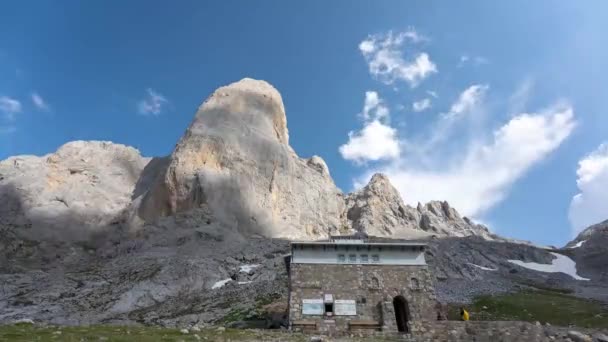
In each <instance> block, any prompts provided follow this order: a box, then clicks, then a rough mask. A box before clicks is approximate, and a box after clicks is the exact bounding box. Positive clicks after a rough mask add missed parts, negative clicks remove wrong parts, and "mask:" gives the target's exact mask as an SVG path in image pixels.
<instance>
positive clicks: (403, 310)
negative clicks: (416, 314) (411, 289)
mask: <svg viewBox="0 0 608 342" xmlns="http://www.w3.org/2000/svg"><path fill="white" fill-rule="evenodd" d="M393 308H394V309H395V319H396V320H397V330H399V332H401V333H408V332H409V328H408V326H407V321H408V320H409V308H408V306H407V301H406V300H405V298H403V296H397V297H395V298H394V299H393Z"/></svg>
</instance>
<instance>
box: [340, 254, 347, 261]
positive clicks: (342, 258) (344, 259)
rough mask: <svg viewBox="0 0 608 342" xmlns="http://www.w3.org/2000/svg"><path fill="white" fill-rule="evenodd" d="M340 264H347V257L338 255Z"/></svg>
mask: <svg viewBox="0 0 608 342" xmlns="http://www.w3.org/2000/svg"><path fill="white" fill-rule="evenodd" d="M338 262H346V255H344V254H338Z"/></svg>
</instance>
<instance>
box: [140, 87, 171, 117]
mask: <svg viewBox="0 0 608 342" xmlns="http://www.w3.org/2000/svg"><path fill="white" fill-rule="evenodd" d="M146 91H147V93H148V95H147V96H146V97H145V98H144V99H143V100H141V101H140V102H139V104H138V105H137V109H138V110H139V113H140V114H143V115H150V114H152V115H159V114H160V113H161V112H162V109H163V106H164V105H165V104H167V103H169V100H167V98H165V97H164V96H163V95H161V94H160V93H158V92H156V91H155V90H153V89H151V88H148V89H147V90H146Z"/></svg>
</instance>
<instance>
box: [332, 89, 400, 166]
mask: <svg viewBox="0 0 608 342" xmlns="http://www.w3.org/2000/svg"><path fill="white" fill-rule="evenodd" d="M361 118H362V119H363V128H362V129H361V130H360V131H358V132H355V131H351V132H349V133H348V142H347V143H346V144H344V145H342V146H340V148H339V151H340V154H341V155H342V158H344V159H346V160H350V161H353V162H355V163H356V164H363V163H365V162H368V161H379V160H390V159H393V158H397V157H398V156H399V153H400V147H399V140H398V139H397V130H396V129H394V128H392V127H391V126H390V125H389V124H388V122H389V119H390V112H389V109H388V107H386V106H385V105H384V101H383V100H382V99H381V98H380V97H379V96H378V93H377V92H375V91H367V92H365V101H364V104H363V112H362V113H361Z"/></svg>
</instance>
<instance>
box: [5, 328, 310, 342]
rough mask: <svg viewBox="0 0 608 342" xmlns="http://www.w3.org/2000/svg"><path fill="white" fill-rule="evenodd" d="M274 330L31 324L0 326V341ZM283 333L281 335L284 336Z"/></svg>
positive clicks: (224, 336)
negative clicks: (42, 325) (187, 330)
mask: <svg viewBox="0 0 608 342" xmlns="http://www.w3.org/2000/svg"><path fill="white" fill-rule="evenodd" d="M273 335H277V334H274V333H273V332H263V331H261V332H254V331H247V330H235V329H226V330H223V331H222V330H218V329H217V328H215V329H214V328H211V329H202V330H201V331H198V332H195V331H191V332H189V333H188V334H184V333H182V332H180V331H179V330H178V329H166V328H157V327H138V326H128V327H127V326H102V325H98V326H88V327H84V326H83V327H40V326H35V325H31V324H16V325H5V326H0V341H2V342H4V341H67V342H81V341H82V342H84V341H107V342H143V341H163V342H164V341H167V342H178V341H184V342H186V341H274V340H276V341H279V340H280V339H279V336H278V335H277V336H276V338H275V336H273ZM287 337H288V338H289V341H306V340H305V339H304V337H302V336H300V335H288V336H287ZM284 338H285V336H284V335H283V340H285V339H284Z"/></svg>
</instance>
